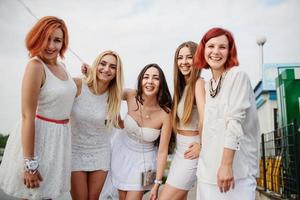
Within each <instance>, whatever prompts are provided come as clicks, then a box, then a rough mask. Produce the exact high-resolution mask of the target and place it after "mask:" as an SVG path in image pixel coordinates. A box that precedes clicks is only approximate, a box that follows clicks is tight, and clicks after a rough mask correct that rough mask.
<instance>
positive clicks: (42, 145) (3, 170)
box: [0, 119, 71, 199]
mask: <svg viewBox="0 0 300 200" xmlns="http://www.w3.org/2000/svg"><path fill="white" fill-rule="evenodd" d="M34 150H35V155H36V156H38V157H39V159H40V162H39V169H38V170H39V172H40V174H41V176H42V177H43V181H42V182H40V187H39V188H35V189H28V188H27V187H26V186H25V185H24V183H23V166H24V165H23V162H24V161H23V151H22V143H21V125H19V126H18V127H17V129H16V130H15V131H14V132H12V133H11V134H10V136H9V138H8V141H7V144H6V148H5V151H4V155H3V159H2V163H1V165H0V188H1V189H2V190H3V191H4V192H5V193H7V194H9V195H11V196H14V197H17V198H24V199H54V198H57V197H58V196H60V195H61V194H62V193H65V192H69V191H70V180H71V179H70V178H71V131H70V126H69V125H68V124H67V125H62V124H55V123H50V122H46V121H42V120H40V119H36V121H35V149H34Z"/></svg>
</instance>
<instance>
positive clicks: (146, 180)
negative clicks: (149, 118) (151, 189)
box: [140, 109, 156, 187]
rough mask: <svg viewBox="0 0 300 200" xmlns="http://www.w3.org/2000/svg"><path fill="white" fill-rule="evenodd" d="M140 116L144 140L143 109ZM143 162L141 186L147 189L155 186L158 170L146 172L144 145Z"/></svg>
mask: <svg viewBox="0 0 300 200" xmlns="http://www.w3.org/2000/svg"><path fill="white" fill-rule="evenodd" d="M140 116H141V121H142V126H141V127H140V128H141V133H142V138H144V133H143V128H142V127H143V125H144V121H143V115H142V109H140ZM143 160H144V171H143V172H142V173H141V185H142V186H143V187H147V186H150V185H152V184H154V181H155V179H156V170H154V169H149V170H146V163H145V155H144V145H143Z"/></svg>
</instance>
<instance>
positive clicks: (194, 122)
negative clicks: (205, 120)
mask: <svg viewBox="0 0 300 200" xmlns="http://www.w3.org/2000/svg"><path fill="white" fill-rule="evenodd" d="M186 91H187V86H186V87H185V88H184V91H183V94H182V97H181V98H180V101H179V103H178V107H177V116H178V118H179V123H178V130H186V131H198V129H199V125H198V123H199V114H198V109H197V106H196V105H193V108H192V113H191V115H192V116H191V120H190V121H189V122H188V123H187V124H183V123H182V121H181V119H182V117H183V112H184V102H185V98H186Z"/></svg>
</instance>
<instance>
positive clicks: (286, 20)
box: [0, 0, 300, 134]
mask: <svg viewBox="0 0 300 200" xmlns="http://www.w3.org/2000/svg"><path fill="white" fill-rule="evenodd" d="M22 2H23V3H22ZM24 4H25V5H26V7H24ZM29 9H30V11H29ZM299 10H300V1H299V0H243V1H240V0H89V1H86V0H77V1H76V0H64V1H62V0H51V1H47V0H0V45H1V48H0V91H1V92H0V133H2V134H9V132H10V131H11V130H12V129H13V128H14V126H15V125H16V123H17V122H18V121H19V120H20V107H21V106H20V90H21V81H22V76H23V72H24V68H25V66H26V63H27V61H28V53H27V51H26V48H25V44H24V38H25V36H26V34H27V32H28V31H29V29H30V28H31V27H32V26H33V25H34V23H35V22H36V19H35V18H34V17H33V16H32V15H31V14H33V15H35V16H37V17H38V18H39V17H42V16H45V15H54V16H57V17H59V18H62V19H63V20H64V21H65V22H66V24H67V27H68V30H69V36H70V41H69V44H70V45H69V47H70V49H71V50H72V51H74V52H75V53H76V54H77V55H78V56H79V57H80V59H78V58H77V57H76V56H74V55H73V54H72V53H70V51H67V53H66V56H65V59H64V63H65V64H66V65H67V69H68V71H69V72H70V73H71V75H72V76H79V75H80V66H81V63H82V61H84V62H86V63H89V64H91V63H92V62H93V60H94V59H95V58H96V56H97V55H98V54H100V53H101V52H102V51H104V50H114V51H116V52H118V53H119V54H120V56H121V59H122V62H123V67H124V77H125V87H127V88H134V87H135V86H136V79H137V75H138V73H139V71H140V70H141V69H142V68H143V67H144V66H145V65H147V64H149V63H157V64H159V65H160V66H161V67H162V69H163V71H164V72H165V75H166V78H167V81H168V84H169V87H170V90H171V92H172V91H173V78H172V75H173V59H174V58H173V57H174V53H175V50H176V48H177V46H178V45H179V44H181V43H182V42H184V41H188V40H191V41H195V42H197V43H199V41H200V39H201V37H202V36H203V34H204V33H205V32H207V31H208V30H209V29H210V28H212V27H215V26H218V27H223V28H226V29H228V30H230V31H231V32H232V33H233V35H234V37H235V40H236V45H237V49H238V58H239V61H240V68H241V70H243V71H246V72H247V73H248V75H249V77H250V80H251V83H252V86H253V87H254V86H255V85H256V84H257V83H258V81H259V80H260V79H261V78H260V64H259V48H258V45H257V43H256V39H257V38H258V37H260V36H265V37H266V38H267V42H266V43H265V45H264V46H263V52H264V62H265V63H299V62H300V26H299V24H300V12H299ZM30 12H31V13H30ZM81 60H82V61H81ZM209 74H210V73H209V71H203V77H204V78H205V79H206V80H209V78H210V75H209Z"/></svg>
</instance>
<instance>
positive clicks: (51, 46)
mask: <svg viewBox="0 0 300 200" xmlns="http://www.w3.org/2000/svg"><path fill="white" fill-rule="evenodd" d="M63 37H64V34H63V31H62V30H61V29H60V28H57V29H55V30H54V31H53V32H52V34H51V35H50V36H49V38H48V42H47V46H46V48H45V49H43V51H42V52H41V53H40V56H41V57H42V58H43V59H44V60H46V61H53V60H55V61H56V59H57V57H58V56H59V53H60V50H61V49H62V46H63V40H64V38H63Z"/></svg>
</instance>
